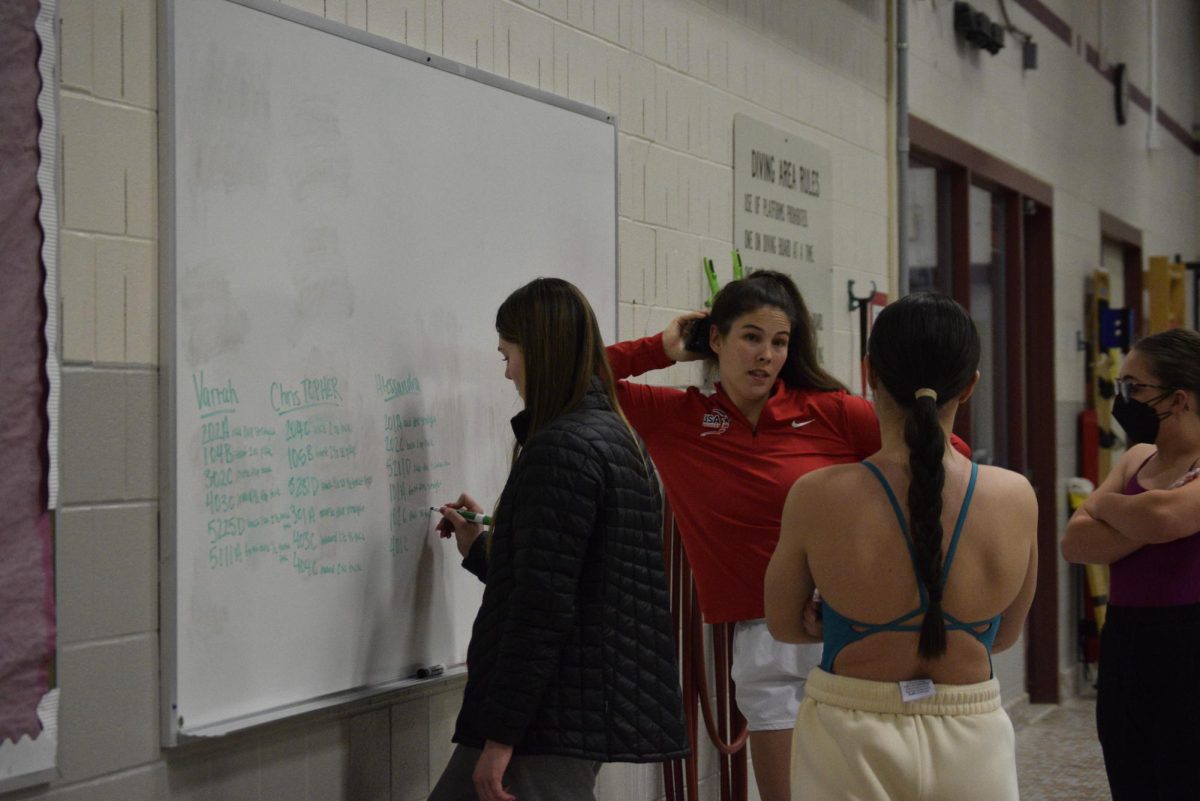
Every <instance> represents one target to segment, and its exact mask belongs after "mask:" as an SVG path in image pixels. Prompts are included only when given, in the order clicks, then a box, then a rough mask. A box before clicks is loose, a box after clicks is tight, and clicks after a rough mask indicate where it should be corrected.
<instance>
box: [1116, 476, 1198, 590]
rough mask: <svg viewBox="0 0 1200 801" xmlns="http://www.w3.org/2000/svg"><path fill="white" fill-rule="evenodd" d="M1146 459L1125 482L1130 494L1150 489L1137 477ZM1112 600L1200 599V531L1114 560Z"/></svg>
mask: <svg viewBox="0 0 1200 801" xmlns="http://www.w3.org/2000/svg"><path fill="white" fill-rule="evenodd" d="M1148 461H1150V460H1149V459H1147V460H1146V462H1148ZM1146 462H1142V466H1141V467H1138V469H1137V472H1136V473H1134V474H1133V477H1132V478H1130V479H1129V483H1128V484H1126V485H1125V494H1126V495H1137V494H1139V493H1142V492H1145V491H1146V488H1145V487H1143V486H1142V485H1141V482H1139V481H1138V478H1137V477H1138V473H1140V472H1142V467H1144V466H1145V464H1146ZM1108 600H1109V603H1111V604H1113V605H1114V606H1182V605H1184V604H1194V603H1200V532H1197V533H1195V534H1193V535H1191V536H1190V537H1183V538H1182V539H1178V540H1174V541H1173V542H1166V543H1162V544H1161V545H1144V546H1142V547H1141V548H1140V549H1138V550H1136V551H1134V552H1133V553H1131V554H1130V555H1129V556H1126V557H1125V558H1124V559H1121V560H1119V561H1116V562H1113V563H1112V565H1111V566H1110V578H1109V588H1108Z"/></svg>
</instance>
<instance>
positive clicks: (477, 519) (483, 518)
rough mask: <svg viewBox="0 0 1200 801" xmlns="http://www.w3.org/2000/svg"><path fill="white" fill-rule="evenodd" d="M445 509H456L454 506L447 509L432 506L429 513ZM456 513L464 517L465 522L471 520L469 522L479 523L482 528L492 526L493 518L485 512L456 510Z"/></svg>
mask: <svg viewBox="0 0 1200 801" xmlns="http://www.w3.org/2000/svg"><path fill="white" fill-rule="evenodd" d="M443 508H445V509H454V507H453V506H446V507H442V506H430V507H429V511H431V512H442V509H443ZM454 511H456V512H458V513H459V514H460V515H462V517H463V519H464V520H469V521H470V522H472V523H478V524H479V525H481V526H490V525H491V524H492V518H490V517H489V516H488V515H486V514H484V513H483V512H471V511H468V510H466V509H454ZM442 514H443V515H444V514H446V513H445V512H442Z"/></svg>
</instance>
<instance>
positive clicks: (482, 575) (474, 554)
mask: <svg viewBox="0 0 1200 801" xmlns="http://www.w3.org/2000/svg"><path fill="white" fill-rule="evenodd" d="M491 536H492V535H491V533H490V532H487V531H485V532H483V533H482V534H480V535H479V536H478V537H476V538H475V541H474V542H472V543H471V549H470V550H469V551H467V555H466V556H464V557H463V560H462V566H463V567H464V568H466V569H467V570H468V571H470V572H471V573H472V574H474V576H475V578H477V579H479V580H480V581H487V567H488V558H487V542H488V538H490V537H491Z"/></svg>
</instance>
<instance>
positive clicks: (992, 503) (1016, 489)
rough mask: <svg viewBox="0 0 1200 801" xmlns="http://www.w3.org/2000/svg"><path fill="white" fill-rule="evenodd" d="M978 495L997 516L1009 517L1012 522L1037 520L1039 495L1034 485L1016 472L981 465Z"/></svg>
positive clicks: (977, 487)
mask: <svg viewBox="0 0 1200 801" xmlns="http://www.w3.org/2000/svg"><path fill="white" fill-rule="evenodd" d="M976 493H977V495H978V496H979V497H980V499H981V500H983V502H984V503H986V504H987V505H988V506H989V507H990V508H991V509H994V510H996V512H997V514H1000V515H1005V516H1009V517H1008V519H1010V520H1011V519H1013V517H1016V518H1018V519H1023V518H1028V519H1030V520H1031V521H1032V520H1034V519H1036V516H1037V495H1036V494H1035V493H1034V491H1033V485H1032V484H1030V483H1029V479H1027V478H1025V476H1023V475H1021V474H1020V473H1018V472H1016V471H1014V470H1009V469H1007V468H1004V467H994V466H992V465H980V466H979V481H978V483H977V486H976Z"/></svg>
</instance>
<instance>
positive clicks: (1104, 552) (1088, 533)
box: [1060, 445, 1150, 565]
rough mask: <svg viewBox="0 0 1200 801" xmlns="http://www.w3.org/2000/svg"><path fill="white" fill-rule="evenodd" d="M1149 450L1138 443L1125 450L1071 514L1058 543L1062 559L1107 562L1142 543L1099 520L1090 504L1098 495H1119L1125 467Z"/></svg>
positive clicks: (1143, 456) (1123, 556)
mask: <svg viewBox="0 0 1200 801" xmlns="http://www.w3.org/2000/svg"><path fill="white" fill-rule="evenodd" d="M1149 452H1150V447H1149V446H1142V445H1139V446H1137V447H1135V448H1131V449H1130V450H1128V451H1126V453H1125V455H1124V456H1123V457H1121V461H1119V462H1117V464H1116V466H1115V467H1114V468H1113V469H1112V470H1110V471H1109V473H1108V475H1107V476H1106V477H1105V479H1104V481H1102V482H1101V483H1100V486H1099V487H1098V488H1097V489H1096V491H1095V492H1093V493H1092V494H1091V495H1090V496H1089V497H1088V500H1087V501H1085V502H1084V505H1083V506H1082V507H1080V508H1079V509H1077V510H1076V511H1075V514H1073V515H1071V520H1070V522H1068V523H1067V530H1066V532H1065V533H1064V534H1063V540H1062V545H1061V546H1060V547H1061V550H1062V555H1063V558H1064V559H1066V560H1067V561H1068V562H1074V563H1076V564H1090V565H1110V564H1112V563H1113V562H1116V561H1118V560H1120V559H1124V558H1125V557H1126V556H1129V554H1131V553H1133V552H1134V551H1136V550H1137V549H1138V548H1141V547H1142V546H1143V545H1144V544H1145V543H1144V542H1138V541H1137V540H1134V539H1132V538H1130V537H1127V536H1125V535H1124V534H1123V533H1122V532H1120V531H1118V530H1117V529H1115V528H1113V527H1112V526H1111V525H1109V524H1108V523H1105V522H1104V521H1103V520H1098V519H1097V518H1096V517H1094V516H1093V514H1092V512H1091V511H1090V506H1091V505H1092V504H1093V502H1094V501H1095V500H1098V499H1100V498H1101V497H1102V496H1108V495H1120V494H1121V490H1122V488H1123V487H1124V486H1125V484H1126V482H1127V481H1128V478H1127V477H1126V476H1127V474H1128V471H1130V470H1132V469H1134V467H1133V466H1135V465H1137V464H1141V462H1142V461H1143V460H1145V458H1146V456H1147V455H1149Z"/></svg>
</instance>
